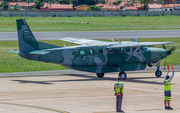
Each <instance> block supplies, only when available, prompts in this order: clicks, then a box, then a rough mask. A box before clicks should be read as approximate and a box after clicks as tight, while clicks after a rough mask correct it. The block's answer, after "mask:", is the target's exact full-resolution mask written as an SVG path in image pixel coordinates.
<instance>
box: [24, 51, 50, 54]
mask: <svg viewBox="0 0 180 113" xmlns="http://www.w3.org/2000/svg"><path fill="white" fill-rule="evenodd" d="M50 53H52V52H49V51H44V50H36V51H31V52H29V53H27V54H36V55H45V54H50Z"/></svg>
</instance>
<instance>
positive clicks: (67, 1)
mask: <svg viewBox="0 0 180 113" xmlns="http://www.w3.org/2000/svg"><path fill="white" fill-rule="evenodd" d="M58 3H60V4H70V0H58Z"/></svg>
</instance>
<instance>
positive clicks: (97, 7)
mask: <svg viewBox="0 0 180 113" xmlns="http://www.w3.org/2000/svg"><path fill="white" fill-rule="evenodd" d="M101 7H103V5H101V6H95V5H92V6H90V8H89V9H88V10H96V11H97V10H101V9H102V8H101Z"/></svg>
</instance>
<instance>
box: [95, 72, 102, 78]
mask: <svg viewBox="0 0 180 113" xmlns="http://www.w3.org/2000/svg"><path fill="white" fill-rule="evenodd" d="M96 75H97V77H98V78H102V77H104V73H96Z"/></svg>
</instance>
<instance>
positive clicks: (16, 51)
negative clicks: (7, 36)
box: [9, 49, 19, 53]
mask: <svg viewBox="0 0 180 113" xmlns="http://www.w3.org/2000/svg"><path fill="white" fill-rule="evenodd" d="M9 52H12V53H19V51H18V50H16V49H15V50H12V51H9Z"/></svg>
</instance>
